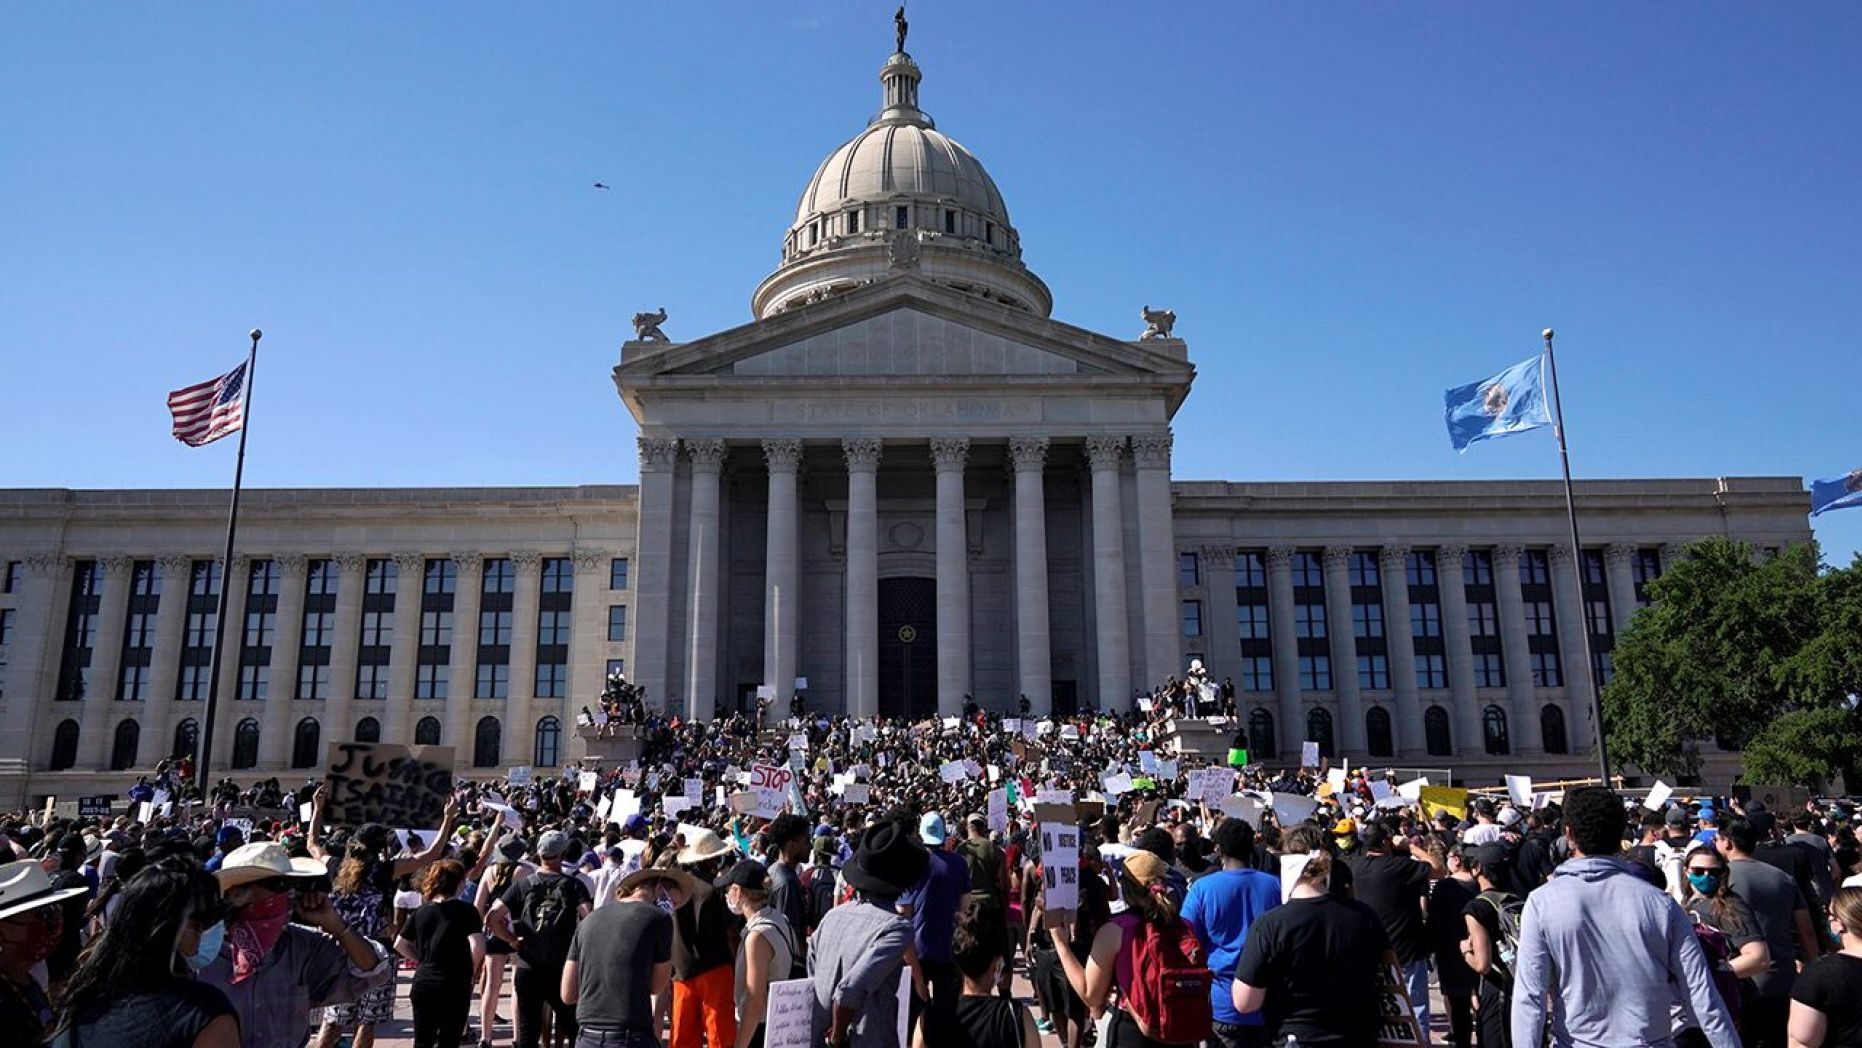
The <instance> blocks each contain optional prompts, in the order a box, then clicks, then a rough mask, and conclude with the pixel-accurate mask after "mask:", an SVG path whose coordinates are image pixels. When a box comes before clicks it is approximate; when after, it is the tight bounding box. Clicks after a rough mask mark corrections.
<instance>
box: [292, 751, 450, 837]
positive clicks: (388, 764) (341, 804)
mask: <svg viewBox="0 0 1862 1048" xmlns="http://www.w3.org/2000/svg"><path fill="white" fill-rule="evenodd" d="M324 778H325V781H327V782H328V783H329V787H330V790H329V799H328V800H327V801H326V802H325V803H324V809H323V817H324V820H325V821H326V822H328V823H329V824H330V825H332V826H360V825H362V824H363V823H369V822H379V823H381V824H383V825H385V826H398V827H407V828H409V829H431V828H433V827H436V826H438V825H439V824H440V822H441V821H442V819H443V818H444V815H445V810H446V801H447V799H448V798H449V797H451V796H452V791H453V748H452V747H451V746H403V745H401V744H400V743H395V742H336V743H331V744H330V768H329V771H328V772H326V773H325V775H324Z"/></svg>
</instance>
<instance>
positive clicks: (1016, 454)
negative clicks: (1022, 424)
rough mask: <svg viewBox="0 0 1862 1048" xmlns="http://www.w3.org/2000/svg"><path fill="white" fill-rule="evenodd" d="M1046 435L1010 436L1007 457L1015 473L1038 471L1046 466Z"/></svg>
mask: <svg viewBox="0 0 1862 1048" xmlns="http://www.w3.org/2000/svg"><path fill="white" fill-rule="evenodd" d="M1047 443H1048V441H1047V438H1046V437H1010V438H1009V459H1010V460H1011V461H1012V462H1013V463H1014V464H1015V472H1017V473H1039V472H1041V470H1042V469H1044V468H1045V467H1046V466H1047Z"/></svg>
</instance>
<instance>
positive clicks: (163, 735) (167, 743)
mask: <svg viewBox="0 0 1862 1048" xmlns="http://www.w3.org/2000/svg"><path fill="white" fill-rule="evenodd" d="M161 565H162V597H161V600H160V602H159V603H157V604H156V606H155V651H154V652H153V653H151V655H150V658H149V701H148V703H147V705H146V707H145V710H146V712H145V713H144V714H143V720H142V738H141V739H140V741H139V742H138V743H137V746H136V767H138V768H153V767H155V765H156V762H158V761H160V760H161V759H162V758H163V757H166V756H168V754H169V750H170V749H172V748H173V747H172V743H173V742H174V739H172V738H170V734H171V733H172V732H173V731H174V720H173V716H174V705H175V685H176V683H177V682H178V681H179V679H180V677H181V631H182V630H184V629H186V628H187V598H188V586H189V585H190V583H191V582H192V572H193V567H194V562H193V560H192V559H191V558H189V557H187V556H184V555H181V554H176V553H168V554H163V556H162V558H161Z"/></svg>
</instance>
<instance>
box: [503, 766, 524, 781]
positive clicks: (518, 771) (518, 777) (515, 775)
mask: <svg viewBox="0 0 1862 1048" xmlns="http://www.w3.org/2000/svg"><path fill="white" fill-rule="evenodd" d="M504 781H506V782H508V783H510V784H511V785H513V786H528V785H530V765H528V764H520V765H518V766H517V767H515V768H512V769H511V770H510V771H507V772H505V773H504Z"/></svg>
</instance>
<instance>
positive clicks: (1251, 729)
mask: <svg viewBox="0 0 1862 1048" xmlns="http://www.w3.org/2000/svg"><path fill="white" fill-rule="evenodd" d="M1277 750H1278V748H1277V747H1276V746H1275V745H1274V715H1273V714H1271V713H1269V712H1267V711H1266V710H1264V709H1262V708H1260V707H1259V706H1256V707H1255V708H1254V712H1253V713H1250V714H1248V755H1249V756H1250V757H1251V758H1253V759H1254V760H1257V761H1258V760H1263V759H1267V760H1271V759H1273V757H1274V755H1275V753H1276V752H1277Z"/></svg>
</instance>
